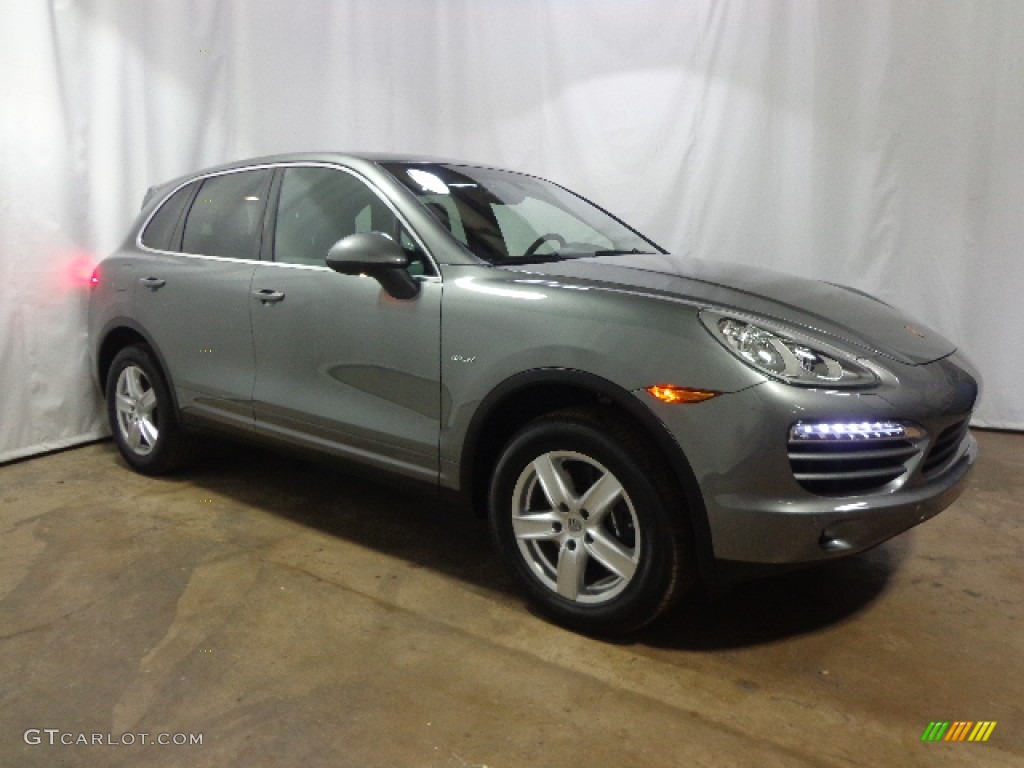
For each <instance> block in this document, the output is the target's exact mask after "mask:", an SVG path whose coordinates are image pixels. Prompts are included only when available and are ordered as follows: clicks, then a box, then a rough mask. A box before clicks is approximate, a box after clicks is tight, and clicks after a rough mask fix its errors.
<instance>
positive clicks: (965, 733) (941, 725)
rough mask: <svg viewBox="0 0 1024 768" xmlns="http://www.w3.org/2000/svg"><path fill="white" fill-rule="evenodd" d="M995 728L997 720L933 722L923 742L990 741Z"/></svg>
mask: <svg viewBox="0 0 1024 768" xmlns="http://www.w3.org/2000/svg"><path fill="white" fill-rule="evenodd" d="M995 727H996V721H995V720H977V721H974V720H954V721H952V722H950V721H949V720H945V721H943V720H933V721H932V722H930V723H928V727H927V728H925V729H924V733H923V734H921V741H988V737H989V736H991V735H992V731H993V730H995Z"/></svg>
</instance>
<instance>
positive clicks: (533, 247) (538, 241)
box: [523, 232, 566, 256]
mask: <svg viewBox="0 0 1024 768" xmlns="http://www.w3.org/2000/svg"><path fill="white" fill-rule="evenodd" d="M548 240H557V241H558V245H559V247H560V248H564V247H565V245H566V243H565V238H564V237H562V236H561V235H559V234H556V233H554V232H548V234H546V235H541V236H540V237H538V238H537V239H536V240H534V241H533V242H532V243H530V247H529V248H527V249H526V253H524V254H523V255H524V256H533V254H534V252H535V251H536V250H537V249H538V248H540V247H541V246H542V245H544V243H546V242H547V241H548Z"/></svg>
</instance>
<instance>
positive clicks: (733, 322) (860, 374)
mask: <svg viewBox="0 0 1024 768" xmlns="http://www.w3.org/2000/svg"><path fill="white" fill-rule="evenodd" d="M700 317H701V321H702V322H703V323H704V325H705V326H706V327H707V329H708V330H709V331H711V333H712V335H713V336H714V337H715V338H716V339H718V340H719V341H720V342H721V343H722V345H723V346H724V347H725V348H726V349H728V350H729V351H730V352H732V353H733V354H734V355H736V357H738V358H739V359H740V360H742V361H743V362H744V363H746V364H747V365H749V366H751V367H752V368H756V369H757V370H759V371H761V372H762V373H766V374H768V375H769V376H772V377H774V378H777V379H781V380H782V381H784V382H786V383H787V384H798V385H803V386H817V387H866V386H871V385H874V384H876V383H878V377H877V376H876V375H875V374H874V373H873V372H872V371H871V370H870V369H868V368H867V366H865V365H864V364H863V363H861V362H859V361H858V360H857V359H856V358H855V357H854V356H853V355H851V354H849V353H847V352H844V351H842V350H840V349H837V348H835V347H833V346H832V345H831V344H827V343H825V342H822V341H820V340H816V339H808V338H805V337H803V335H802V334H800V333H799V332H797V331H789V330H783V329H781V328H771V329H770V330H769V329H768V328H766V327H764V326H762V325H757V324H755V323H752V322H750V321H749V320H745V319H741V318H738V317H728V316H725V315H720V314H718V313H716V312H701V315H700ZM766 325H767V323H766Z"/></svg>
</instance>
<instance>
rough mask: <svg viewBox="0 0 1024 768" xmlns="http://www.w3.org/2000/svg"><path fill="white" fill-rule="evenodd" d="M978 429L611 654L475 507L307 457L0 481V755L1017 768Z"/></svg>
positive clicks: (79, 452) (1023, 452)
mask: <svg viewBox="0 0 1024 768" xmlns="http://www.w3.org/2000/svg"><path fill="white" fill-rule="evenodd" d="M978 437H979V440H980V442H981V447H982V451H983V453H982V460H981V462H980V463H979V465H978V467H977V469H976V471H975V473H974V475H973V477H972V480H971V486H970V489H969V491H968V492H967V493H966V494H965V496H964V497H963V498H962V499H961V500H960V501H959V502H958V503H957V504H956V505H955V506H954V507H952V508H951V509H949V510H947V511H946V512H944V513H943V514H941V515H940V516H939V517H937V518H936V519H934V520H932V521H930V522H928V523H926V524H924V525H923V526H920V527H918V528H917V529H915V530H913V531H911V532H909V533H907V534H904V535H903V536H901V537H898V538H896V539H895V540H893V541H890V542H888V543H887V544H885V545H883V546H881V547H879V548H877V549H875V550H873V551H872V552H870V553H867V554H865V555H861V556H858V557H855V558H852V559H849V560H847V561H845V562H843V563H840V564H833V565H830V566H828V567H824V568H819V569H816V570H811V571H804V572H800V573H795V574H789V575H786V576H784V577H778V578H774V579H771V580H768V581H762V582H758V583H754V584H750V585H746V586H743V587H742V588H739V589H736V590H734V591H732V592H731V593H729V594H727V595H726V596H724V597H722V598H720V599H719V600H718V601H717V602H714V603H712V604H710V605H708V604H704V603H702V602H699V601H694V602H693V604H691V605H687V606H684V607H683V608H682V609H680V610H679V611H677V612H676V613H675V614H673V615H672V616H670V617H669V619H668V620H667V621H663V622H662V623H660V624H659V625H657V626H655V627H654V628H651V629H649V630H647V631H645V632H644V633H642V634H640V635H639V636H637V637H634V638H631V639H630V640H629V641H627V642H620V643H608V642H601V641H597V640H593V639H588V638H585V637H581V636H578V635H574V634H572V633H569V632H566V631H563V630H561V629H559V628H557V627H554V626H551V625H550V624H547V623H545V622H544V621H543V620H541V619H539V618H537V617H535V616H534V615H532V614H531V613H530V612H529V611H528V609H527V608H526V607H525V606H524V604H523V602H522V600H521V599H520V596H519V594H518V593H517V592H516V591H515V590H514V589H513V587H512V585H511V583H510V581H509V579H508V578H507V577H506V575H505V574H504V572H503V571H502V569H501V568H500V566H499V565H498V563H497V562H495V559H494V553H493V551H492V549H491V546H490V543H489V540H488V534H487V530H486V527H485V525H484V523H483V522H482V521H478V520H475V519H471V518H469V517H468V516H467V515H465V514H464V513H461V512H459V511H457V510H455V509H453V508H450V507H447V506H444V505H441V504H439V503H436V502H434V501H431V500H427V499H424V498H422V497H419V496H416V495H412V494H408V493H405V492H399V491H395V490H393V489H388V488H386V487H384V486H381V485H374V484H371V483H369V482H367V481H365V480H362V479H359V478H356V477H351V476H346V475H344V474H342V473H340V472H336V471H334V470H331V469H325V468H323V467H318V466H315V465H311V464H306V463H303V462H301V461H297V460H295V459H291V458H282V457H280V456H277V455H275V454H271V453H264V452H261V451H258V450H254V449H247V448H246V449H242V448H233V449H232V450H231V451H230V452H228V453H224V454H221V455H218V456H214V457H212V458H210V459H207V460H206V461H205V462H204V464H203V465H202V466H200V467H198V468H197V469H195V470H192V471H190V472H188V473H186V474H184V475H181V476H179V477H175V478H170V479H150V478H145V477H142V476H139V475H136V474H134V473H132V472H130V471H129V470H127V469H126V468H125V466H124V465H123V463H122V462H121V461H120V459H119V457H118V456H117V454H116V451H115V449H114V448H113V446H112V445H111V444H110V443H99V444H94V445H90V446H87V447H83V448H79V449H76V450H71V451H66V452H63V453H58V454H54V455H51V456H46V457H42V458H37V459H33V460H30V461H25V462H22V463H17V464H13V465H8V466H6V467H0V726H2V727H0V765H3V766H35V765H40V766H42V765H46V766H54V765H82V766H85V765H88V766H136V765H146V766H172V765H173V766H179V765H189V766H217V768H223V767H224V766H242V765H273V766H302V768H310V767H311V766H357V767H358V768H373V767H375V766H382V767H383V766H389V767H401V768H405V767H410V768H411V767H414V766H415V767H424V768H428V767H434V766H438V767H440V766H451V767H453V768H463V767H465V766H489V767H490V768H506V767H516V768H518V767H521V766H530V767H531V768H534V767H537V768H543V767H544V766H559V768H572V767H573V766H587V768H603V767H604V766H615V767H616V768H630V767H633V766H683V765H686V766H759V767H764V766H775V765H778V766H800V765H861V766H873V767H874V766H883V765H884V766H889V765H893V766H895V765H900V766H909V765H928V766H941V765H985V766H1004V765H1005V766H1010V765H1016V766H1021V765H1024V711H1022V703H1021V693H1022V691H1024V635H1022V617H1024V612H1022V606H1024V589H1022V583H1024V567H1022V566H1024V560H1022V556H1024V524H1022V518H1021V499H1022V498H1024V435H1019V434H1001V433H992V432H988V433H981V434H979V435H978ZM932 720H995V721H997V722H998V725H997V727H996V728H995V730H994V731H993V732H992V736H991V738H990V740H989V741H988V742H987V743H949V742H945V743H930V744H923V743H921V742H920V737H921V735H922V733H923V731H924V729H925V727H926V726H927V725H928V723H929V722H930V721H932ZM30 728H35V729H39V730H40V731H42V732H41V733H40V734H39V737H40V740H41V741H42V743H41V744H26V743H25V738H24V733H25V731H26V729H30ZM43 729H59V731H60V733H58V734H55V735H54V738H55V739H56V741H57V742H58V743H57V744H54V745H53V746H51V745H49V744H48V743H47V739H48V738H49V735H48V734H47V733H46V732H45V731H43ZM80 733H84V734H85V738H86V739H89V738H91V734H93V733H99V734H102V738H103V739H104V740H109V739H113V740H115V741H116V740H119V739H121V738H122V735H124V734H127V735H128V736H129V737H132V735H133V734H141V733H148V734H149V736H148V737H147V740H148V739H155V738H156V737H157V734H159V733H169V734H177V733H184V734H190V733H191V734H202V741H203V743H202V745H201V746H173V745H171V746H142V745H141V744H140V743H139V742H140V741H141V736H138V735H135V736H134V737H133V738H134V740H135V742H136V743H135V744H133V745H124V744H119V745H110V744H93V745H83V744H78V745H70V746H61V745H59V741H60V739H61V738H64V739H65V740H75V739H78V738H79V734H80ZM31 735H32V734H30V737H31Z"/></svg>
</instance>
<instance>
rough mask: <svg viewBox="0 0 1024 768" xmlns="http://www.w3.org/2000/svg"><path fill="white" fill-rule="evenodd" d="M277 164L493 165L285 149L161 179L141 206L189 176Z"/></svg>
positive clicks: (389, 154)
mask: <svg viewBox="0 0 1024 768" xmlns="http://www.w3.org/2000/svg"><path fill="white" fill-rule="evenodd" d="M279 163H337V164H341V165H347V166H350V167H354V168H356V169H359V168H360V167H365V166H366V165H371V166H372V165H378V164H381V163H424V164H428V163H444V164H454V165H473V166H487V167H493V166H491V165H490V164H488V163H472V162H466V161H464V160H453V159H452V158H444V157H435V156H431V155H417V154H411V153H399V152H330V151H328V152H288V153H284V154H277V155H262V156H259V157H249V158H245V159H242V160H233V161H231V162H228V163H221V164H220V165H212V166H208V167H204V168H201V169H197V170H194V171H191V172H189V173H185V174H182V175H181V176H176V177H175V178H173V179H168V180H167V181H162V182H158V183H156V184H154V185H153V186H152V187H150V188H149V189H148V190H147V192H146V196H145V198H144V199H143V206H145V205H146V203H148V202H149V201H150V200H151V199H152V198H153V197H154V195H156V194H157V193H163V192H166V191H169V189H170V188H172V187H178V186H180V185H182V184H184V183H186V182H188V181H190V180H191V179H194V178H197V177H199V176H206V175H209V174H214V173H221V172H223V171H231V170H235V169H238V168H249V167H252V166H255V165H275V164H279Z"/></svg>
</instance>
